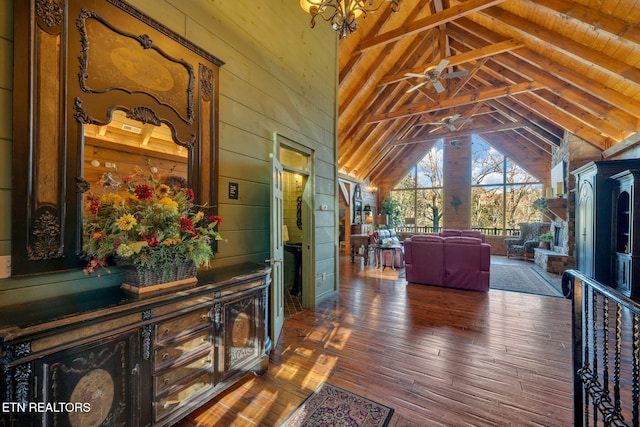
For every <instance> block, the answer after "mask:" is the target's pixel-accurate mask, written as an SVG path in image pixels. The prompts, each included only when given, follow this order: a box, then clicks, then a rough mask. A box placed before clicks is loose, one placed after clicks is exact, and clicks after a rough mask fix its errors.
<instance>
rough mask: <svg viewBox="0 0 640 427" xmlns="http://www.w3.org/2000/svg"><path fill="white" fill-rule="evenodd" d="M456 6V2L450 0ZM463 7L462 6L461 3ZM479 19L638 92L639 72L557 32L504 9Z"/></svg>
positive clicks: (493, 11) (487, 12)
mask: <svg viewBox="0 0 640 427" xmlns="http://www.w3.org/2000/svg"><path fill="white" fill-rule="evenodd" d="M452 1H454V2H458V0H452ZM463 4H465V3H463ZM478 13H479V14H480V15H483V16H485V17H487V18H488V19H491V20H492V22H494V23H495V24H496V26H497V27H499V28H500V29H501V31H500V32H501V34H502V35H503V36H506V37H514V34H515V35H518V38H523V39H525V40H526V39H535V40H536V41H537V42H539V43H542V44H543V45H544V46H545V47H547V48H550V49H552V50H553V51H554V52H555V53H558V52H561V53H562V54H563V55H566V56H568V57H570V58H572V59H574V60H576V61H578V62H580V63H582V64H584V65H585V66H586V67H594V68H597V69H598V70H600V71H602V72H604V73H607V74H608V75H609V76H612V77H614V78H618V79H619V78H620V77H622V78H624V79H625V81H626V82H627V83H629V84H633V85H635V86H636V87H638V88H640V70H638V69H637V68H636V67H633V66H631V65H629V64H626V63H625V62H622V61H618V60H616V59H615V58H613V57H611V56H608V55H605V54H604V53H602V52H600V51H598V50H596V49H593V48H591V47H588V46H585V45H583V44H580V43H578V42H576V41H573V40H572V39H570V38H568V37H564V36H562V35H561V34H559V33H557V32H553V31H551V30H549V29H547V28H545V27H542V26H540V25H536V24H534V23H533V22H531V21H528V20H526V19H524V18H521V17H519V16H517V15H514V14H512V13H510V12H508V11H506V10H503V9H499V8H496V9H485V10H482V11H479V12H478Z"/></svg>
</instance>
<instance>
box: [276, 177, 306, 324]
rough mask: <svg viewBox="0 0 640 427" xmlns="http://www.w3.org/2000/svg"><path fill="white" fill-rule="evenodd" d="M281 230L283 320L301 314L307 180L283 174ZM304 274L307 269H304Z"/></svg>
mask: <svg viewBox="0 0 640 427" xmlns="http://www.w3.org/2000/svg"><path fill="white" fill-rule="evenodd" d="M282 178H283V179H282V181H283V200H282V205H283V218H282V220H283V228H284V231H283V233H284V236H283V237H284V238H283V240H284V260H283V272H284V280H283V281H284V286H283V288H284V302H285V306H284V317H285V319H286V318H288V317H291V316H293V315H295V314H297V313H299V312H301V311H302V309H303V307H302V277H303V262H302V247H303V237H304V233H303V224H304V221H303V219H302V206H303V200H304V189H305V187H306V185H307V180H308V177H307V176H305V175H303V174H301V173H298V172H291V171H289V170H286V168H285V170H284V173H283V177H282ZM304 270H305V271H306V268H304Z"/></svg>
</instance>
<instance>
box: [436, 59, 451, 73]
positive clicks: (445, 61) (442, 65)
mask: <svg viewBox="0 0 640 427" xmlns="http://www.w3.org/2000/svg"><path fill="white" fill-rule="evenodd" d="M447 65H449V60H448V59H443V60H442V61H440V63H439V64H438V66H437V67H436V72H437V73H438V74H440V73H441V72H442V70H444V69H445V68H447Z"/></svg>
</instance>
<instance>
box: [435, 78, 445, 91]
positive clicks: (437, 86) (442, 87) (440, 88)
mask: <svg viewBox="0 0 640 427" xmlns="http://www.w3.org/2000/svg"><path fill="white" fill-rule="evenodd" d="M433 87H434V89H435V90H436V92H438V93H442V92H444V86H442V83H440V82H439V81H438V80H436V81H434V82H433Z"/></svg>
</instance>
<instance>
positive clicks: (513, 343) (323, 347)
mask: <svg viewBox="0 0 640 427" xmlns="http://www.w3.org/2000/svg"><path fill="white" fill-rule="evenodd" d="M368 268H369V269H372V268H373V267H370V266H364V265H362V263H361V262H360V263H357V262H356V263H355V264H351V263H350V262H349V260H348V258H346V257H343V258H341V264H340V277H341V278H340V295H339V297H337V298H335V299H333V300H331V301H326V302H324V303H322V304H320V305H319V306H318V307H317V308H316V309H315V310H305V311H304V312H302V313H300V314H298V315H295V316H293V317H291V318H289V319H287V320H286V321H285V324H284V329H283V331H282V336H281V337H280V340H279V341H278V343H277V345H276V346H275V350H274V351H273V353H272V355H271V361H270V365H269V370H268V372H267V373H266V374H265V375H263V376H261V377H251V378H248V379H247V380H246V381H243V382H241V383H240V384H239V385H238V386H236V387H234V388H233V389H231V390H229V391H228V392H226V393H224V394H223V395H222V396H219V397H218V398H217V399H216V400H214V401H211V404H210V406H208V407H205V408H202V409H200V410H197V411H196V412H194V413H192V414H191V415H190V416H189V417H188V418H187V419H186V420H184V421H183V422H181V423H180V424H179V425H180V426H181V427H187V426H195V425H197V426H277V425H278V424H280V423H281V422H282V421H283V420H284V419H285V418H286V417H287V415H289V413H291V412H292V411H293V410H294V409H295V408H296V407H297V406H298V405H299V404H300V403H301V402H302V401H303V400H304V399H305V398H306V397H307V395H309V394H310V393H311V392H312V391H313V390H314V389H315V388H316V387H317V386H318V385H319V384H320V383H321V382H322V381H329V382H331V383H333V384H335V385H337V386H340V387H343V388H345V389H348V390H351V391H354V392H356V393H359V394H361V395H363V396H365V397H368V398H370V399H373V400H376V401H379V402H381V403H384V404H386V405H388V406H390V407H392V408H394V409H395V413H394V415H393V418H392V419H391V423H390V426H406V427H412V426H416V427H418V426H419V427H424V426H447V427H449V426H455V427H458V426H570V425H572V409H571V408H572V384H571V346H570V343H571V335H570V334H571V301H569V300H566V299H563V298H553V297H540V296H536V295H529V294H521V293H515V292H505V291H499V290H491V291H489V292H488V293H476V292H470V291H458V290H452V289H444V288H439V287H432V286H425V285H414V284H407V282H406V281H405V280H404V279H400V280H397V281H393V280H388V279H382V278H377V277H375V274H368V275H366V276H365V275H363V274H362V272H363V269H368Z"/></svg>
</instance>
